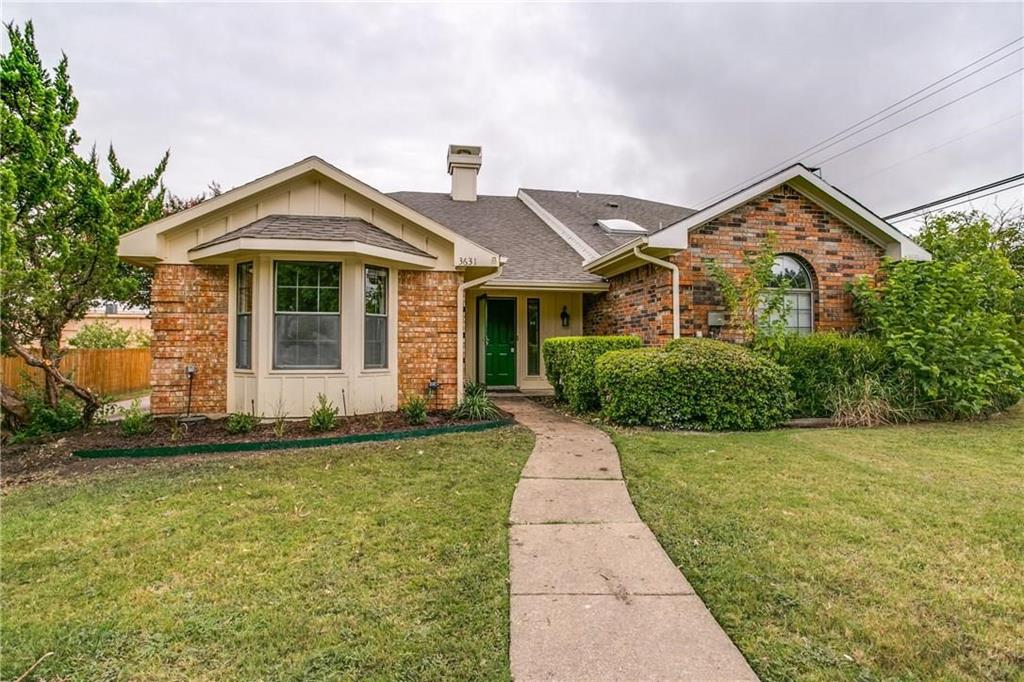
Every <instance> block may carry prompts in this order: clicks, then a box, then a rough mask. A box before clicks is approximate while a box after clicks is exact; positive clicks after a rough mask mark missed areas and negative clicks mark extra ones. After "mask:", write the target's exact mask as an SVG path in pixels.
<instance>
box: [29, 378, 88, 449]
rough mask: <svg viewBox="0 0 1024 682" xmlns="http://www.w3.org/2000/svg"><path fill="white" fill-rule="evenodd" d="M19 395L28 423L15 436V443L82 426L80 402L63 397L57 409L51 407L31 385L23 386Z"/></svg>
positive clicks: (67, 396)
mask: <svg viewBox="0 0 1024 682" xmlns="http://www.w3.org/2000/svg"><path fill="white" fill-rule="evenodd" d="M18 393H19V397H20V398H21V399H22V400H23V401H24V403H25V411H26V412H27V413H28V421H26V422H25V423H24V424H23V425H21V427H20V428H19V429H18V432H17V433H16V434H14V437H13V439H12V440H13V441H14V442H18V441H21V440H24V439H26V438H35V437H37V436H45V435H47V434H51V433H63V432H64V431H71V430H72V429H76V428H78V427H79V426H81V425H82V403H81V402H80V401H79V400H77V399H75V398H73V397H71V396H69V395H62V396H61V398H60V400H59V401H58V403H57V407H50V406H49V405H48V404H47V403H46V400H45V399H44V398H43V395H42V393H41V391H40V390H39V388H37V387H36V386H33V385H31V384H25V385H23V386H22V388H21V389H20V390H19V392H18Z"/></svg>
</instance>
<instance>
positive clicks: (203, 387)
mask: <svg viewBox="0 0 1024 682" xmlns="http://www.w3.org/2000/svg"><path fill="white" fill-rule="evenodd" d="M152 318H153V341H152V346H151V349H152V353H153V365H152V369H151V370H150V382H151V384H152V388H153V393H152V398H151V401H152V406H151V407H152V411H153V413H154V414H178V413H184V412H185V407H186V403H187V400H188V376H186V374H185V366H186V365H195V366H196V376H195V379H194V380H193V382H192V412H193V413H199V414H222V413H224V412H227V362H228V269H227V266H224V265H157V266H156V268H155V271H154V273H153V304H152Z"/></svg>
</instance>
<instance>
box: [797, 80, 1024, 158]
mask: <svg viewBox="0 0 1024 682" xmlns="http://www.w3.org/2000/svg"><path fill="white" fill-rule="evenodd" d="M1021 71H1024V66H1022V67H1020V68H1019V69H1017V70H1016V71H1011V72H1010V73H1008V74H1006V75H1004V76H1000V77H999V78H997V79H995V80H994V81H989V82H988V83H986V84H985V85H982V86H981V87H980V88H975V89H974V90H971V91H970V92H968V93H966V94H964V95H960V96H959V97H957V98H956V99H954V100H951V101H949V102H946V103H945V104H941V105H939V106H937V107H935V108H934V109H929V110H928V111H926V112H924V113H923V114H921V115H920V116H915V117H914V118H912V119H910V120H909V121H904V122H903V123H901V124H899V125H898V126H896V127H895V128H891V129H889V130H886V131H884V132H882V133H879V134H878V135H875V136H874V137H871V138H868V139H866V140H864V141H863V142H859V143H857V144H855V145H853V146H852V147H850V148H849V149H845V150H843V151H841V152H839V153H838V154H833V155H832V156H830V157H828V158H826V159H822V160H821V161H817V162H815V165H818V166H821V165H823V164H826V163H828V162H829V161H833V160H835V159H838V158H839V157H840V156H845V155H847V154H849V153H850V152H852V151H853V150H854V149H860V148H861V147H863V146H864V145H866V144H869V143H871V142H874V141H875V140H877V139H879V138H881V137H885V136H886V135H888V134H890V133H894V132H896V131H897V130H899V129H900V128H905V127H907V126H908V125H910V124H911V123H916V122H917V121H920V120H921V119H922V118H925V117H926V116H931V115H932V114H934V113H935V112H937V111H942V110H943V109H945V108H946V107H948V106H950V105H953V104H956V103H957V102H959V101H961V100H965V99H967V98H968V97H970V96H971V95H974V94H977V93H979V92H981V91H982V90H985V89H987V88H990V87H992V86H993V85H995V84H996V83H999V82H1000V81H1004V80H1006V79H1007V78H1009V77H1010V76H1014V75H1016V74H1018V73H1020V72H1021Z"/></svg>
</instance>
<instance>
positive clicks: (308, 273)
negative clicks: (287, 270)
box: [294, 263, 320, 288]
mask: <svg viewBox="0 0 1024 682" xmlns="http://www.w3.org/2000/svg"><path fill="white" fill-rule="evenodd" d="M294 267H295V270H296V273H297V274H298V282H297V283H298V285H299V286H300V287H314V288H315V287H316V286H317V285H318V284H319V279H320V266H319V265H314V264H311V263H301V264H298V265H295V266H294Z"/></svg>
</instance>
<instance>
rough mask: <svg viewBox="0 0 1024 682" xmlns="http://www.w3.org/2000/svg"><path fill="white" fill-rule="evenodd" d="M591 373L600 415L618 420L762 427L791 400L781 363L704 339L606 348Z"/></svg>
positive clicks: (779, 418) (706, 427) (774, 422)
mask: <svg viewBox="0 0 1024 682" xmlns="http://www.w3.org/2000/svg"><path fill="white" fill-rule="evenodd" d="M596 378H597V386H598V390H599V391H600V397H601V405H602V410H603V412H604V414H605V416H606V417H608V418H609V419H610V420H612V421H614V422H617V423H619V424H626V425H646V426H657V427H666V428H680V429H694V430H700V431H725V430H756V429H769V428H772V427H774V426H778V425H779V424H780V423H782V422H783V421H785V420H786V419H787V418H788V417H789V411H790V404H791V400H792V396H791V392H790V388H789V382H790V377H789V372H787V371H786V369H785V368H783V367H782V366H780V365H778V364H776V363H775V362H773V361H772V360H770V359H768V358H765V357H762V356H760V355H758V354H756V353H754V352H752V351H750V350H748V349H746V348H744V347H742V346H737V345H732V344H728V343H725V342H723V341H715V340H712V339H677V340H675V341H672V342H671V343H669V344H668V345H667V346H665V348H661V349H659V348H642V349H639V350H622V351H615V352H612V353H608V354H606V355H603V356H601V357H600V358H599V359H598V361H597V368H596Z"/></svg>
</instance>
